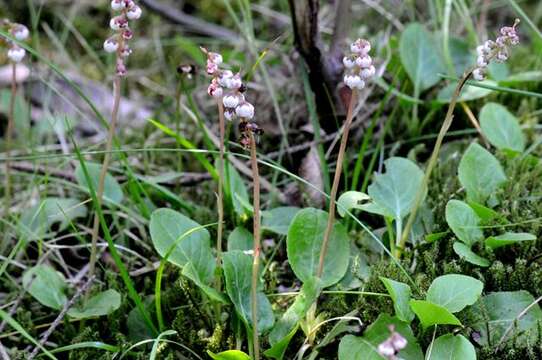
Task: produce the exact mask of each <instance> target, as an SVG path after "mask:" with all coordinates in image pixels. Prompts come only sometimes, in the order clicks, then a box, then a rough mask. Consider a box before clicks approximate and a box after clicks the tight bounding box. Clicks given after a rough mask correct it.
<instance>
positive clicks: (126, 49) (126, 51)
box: [120, 45, 132, 58]
mask: <svg viewBox="0 0 542 360" xmlns="http://www.w3.org/2000/svg"><path fill="white" fill-rule="evenodd" d="M131 54H132V49H130V47H129V46H128V45H124V47H123V48H122V49H121V51H120V56H122V57H123V58H127V57H128V56H130V55H131Z"/></svg>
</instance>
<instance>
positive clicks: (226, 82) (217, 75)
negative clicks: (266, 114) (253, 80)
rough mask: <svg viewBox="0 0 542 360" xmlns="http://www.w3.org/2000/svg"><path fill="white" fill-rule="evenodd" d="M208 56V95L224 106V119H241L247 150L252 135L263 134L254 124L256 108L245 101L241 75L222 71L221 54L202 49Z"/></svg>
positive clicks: (242, 133)
mask: <svg viewBox="0 0 542 360" xmlns="http://www.w3.org/2000/svg"><path fill="white" fill-rule="evenodd" d="M201 51H203V53H204V54H206V55H207V66H206V69H207V74H209V75H211V76H212V77H213V78H212V79H211V84H210V85H209V87H208V88H207V93H208V94H209V95H210V96H212V97H214V98H216V99H217V101H219V102H221V103H222V105H223V106H224V118H225V119H226V120H229V121H232V120H234V119H235V118H236V117H237V118H239V132H240V133H241V139H240V143H241V145H243V146H244V147H245V148H246V147H248V146H249V145H250V133H253V134H255V135H259V134H261V132H262V131H261V129H260V128H259V127H258V125H256V123H254V122H252V121H251V120H252V118H254V106H253V105H252V104H251V103H249V102H248V101H247V100H246V99H245V95H244V93H245V92H246V90H247V87H246V85H245V84H243V80H242V78H241V74H240V73H236V74H234V73H233V72H232V71H231V70H228V69H222V68H221V67H220V65H222V64H223V61H224V59H223V58H222V55H220V54H219V53H215V52H211V51H208V50H207V49H205V48H203V47H202V48H201Z"/></svg>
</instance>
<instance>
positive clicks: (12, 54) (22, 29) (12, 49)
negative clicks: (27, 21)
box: [3, 19, 30, 63]
mask: <svg viewBox="0 0 542 360" xmlns="http://www.w3.org/2000/svg"><path fill="white" fill-rule="evenodd" d="M3 25H4V27H5V28H6V29H7V30H8V31H9V33H10V35H11V36H13V37H14V38H15V39H16V40H18V41H24V40H26V39H28V36H29V35H30V32H29V31H28V28H27V27H26V26H24V25H21V24H17V23H12V22H10V21H9V20H7V19H6V20H4V21H3ZM7 43H8V46H9V49H8V58H9V60H11V61H12V62H14V63H19V62H21V61H22V60H23V58H24V57H25V55H26V51H25V49H23V48H22V47H20V46H19V45H17V44H15V43H14V42H13V41H10V40H8V41H7Z"/></svg>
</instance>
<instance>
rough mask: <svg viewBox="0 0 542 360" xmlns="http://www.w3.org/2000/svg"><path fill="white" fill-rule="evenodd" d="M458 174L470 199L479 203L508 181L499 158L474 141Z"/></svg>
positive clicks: (464, 156) (461, 163) (462, 160)
mask: <svg viewBox="0 0 542 360" xmlns="http://www.w3.org/2000/svg"><path fill="white" fill-rule="evenodd" d="M458 175H459V182H461V185H463V187H465V189H466V190H467V198H468V199H469V201H475V202H479V203H483V202H484V201H485V200H486V199H487V198H488V197H489V196H490V195H491V194H493V193H494V192H495V190H497V189H498V188H499V186H500V185H501V184H502V183H503V182H504V181H506V175H505V174H504V171H503V169H502V167H501V164H500V163H499V160H497V158H495V156H493V155H492V154H491V153H490V152H489V151H487V150H486V149H484V148H483V147H481V146H480V145H478V144H476V143H472V144H471V145H470V146H469V147H468V149H467V151H466V152H465V154H464V155H463V157H462V158H461V161H460V162H459V169H458Z"/></svg>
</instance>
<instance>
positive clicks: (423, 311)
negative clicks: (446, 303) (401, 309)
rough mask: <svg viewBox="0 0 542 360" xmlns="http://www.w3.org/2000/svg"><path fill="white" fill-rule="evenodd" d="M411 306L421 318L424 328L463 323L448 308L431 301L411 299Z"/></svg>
mask: <svg viewBox="0 0 542 360" xmlns="http://www.w3.org/2000/svg"><path fill="white" fill-rule="evenodd" d="M410 307H411V308H412V310H413V311H414V313H415V314H416V316H418V319H420V322H421V324H422V327H423V328H424V329H427V328H428V327H430V326H433V325H459V326H460V325H461V322H460V321H459V319H458V318H456V317H455V316H454V314H452V313H451V312H450V311H448V309H446V308H445V307H442V306H440V305H437V304H433V303H432V302H430V301H425V300H410Z"/></svg>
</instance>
